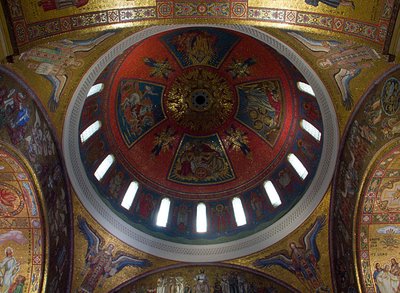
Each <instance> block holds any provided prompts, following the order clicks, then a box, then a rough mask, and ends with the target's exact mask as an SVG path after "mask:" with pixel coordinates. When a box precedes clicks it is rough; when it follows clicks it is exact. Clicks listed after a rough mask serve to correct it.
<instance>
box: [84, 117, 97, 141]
mask: <svg viewBox="0 0 400 293" xmlns="http://www.w3.org/2000/svg"><path fill="white" fill-rule="evenodd" d="M100 127H101V122H100V121H99V120H97V121H95V122H93V123H92V124H90V125H89V126H88V128H86V129H85V130H84V131H82V133H81V143H84V142H85V141H87V140H88V139H89V138H90V137H91V136H92V135H93V134H95V133H96V131H98V130H99V129H100Z"/></svg>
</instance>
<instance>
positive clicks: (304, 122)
mask: <svg viewBox="0 0 400 293" xmlns="http://www.w3.org/2000/svg"><path fill="white" fill-rule="evenodd" d="M300 127H301V128H303V129H304V130H305V131H306V132H308V133H309V134H310V135H311V136H312V137H314V138H315V139H316V140H318V141H320V140H321V132H320V131H319V130H318V129H317V128H316V127H315V126H314V125H312V124H311V123H310V122H308V121H307V120H304V119H301V120H300Z"/></svg>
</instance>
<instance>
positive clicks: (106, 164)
mask: <svg viewBox="0 0 400 293" xmlns="http://www.w3.org/2000/svg"><path fill="white" fill-rule="evenodd" d="M114 161H115V157H114V155H108V156H107V157H106V158H105V159H104V160H103V162H101V164H100V165H99V167H98V168H97V169H96V171H95V172H94V177H96V178H97V180H99V181H101V179H103V177H104V175H105V174H106V173H107V171H108V169H110V167H111V165H112V164H113V163H114Z"/></svg>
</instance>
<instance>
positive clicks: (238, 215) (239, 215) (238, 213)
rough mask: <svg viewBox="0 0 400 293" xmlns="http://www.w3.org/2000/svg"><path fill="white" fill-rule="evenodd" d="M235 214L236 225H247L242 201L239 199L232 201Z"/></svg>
mask: <svg viewBox="0 0 400 293" xmlns="http://www.w3.org/2000/svg"><path fill="white" fill-rule="evenodd" d="M232 206H233V213H234V215H235V220H236V225H237V226H243V225H246V224H247V221H246V215H245V213H244V209H243V205H242V201H241V200H240V198H238V197H234V198H233V199H232Z"/></svg>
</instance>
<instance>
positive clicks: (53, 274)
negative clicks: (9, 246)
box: [0, 67, 72, 292]
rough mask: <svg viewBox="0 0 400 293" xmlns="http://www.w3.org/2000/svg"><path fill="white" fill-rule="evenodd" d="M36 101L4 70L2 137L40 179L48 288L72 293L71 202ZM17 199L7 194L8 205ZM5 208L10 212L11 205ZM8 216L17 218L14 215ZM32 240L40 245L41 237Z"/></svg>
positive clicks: (0, 111)
mask: <svg viewBox="0 0 400 293" xmlns="http://www.w3.org/2000/svg"><path fill="white" fill-rule="evenodd" d="M36 101H37V99H36V97H35V95H34V93H33V92H32V91H31V90H30V89H29V88H28V87H27V86H26V85H25V83H24V82H23V81H22V80H20V79H19V78H18V77H17V76H16V75H15V74H13V73H11V72H9V71H8V70H7V69H6V68H4V67H0V103H1V107H0V137H1V138H2V140H3V141H5V142H6V143H9V144H12V145H14V146H15V148H16V149H18V151H19V152H21V153H22V154H23V155H24V156H25V157H26V158H27V160H28V162H29V164H30V165H31V166H32V168H33V172H34V174H35V176H37V178H39V179H38V180H39V185H40V187H41V189H42V191H43V199H44V205H45V213H46V214H47V217H48V218H47V219H48V229H49V237H48V243H44V242H41V245H49V255H48V275H47V288H49V290H50V292H56V290H60V292H61V291H68V290H67V289H68V287H69V284H70V269H71V267H70V261H71V249H72V244H71V245H69V243H70V241H71V238H72V237H71V233H72V232H71V218H70V216H71V204H70V202H71V200H70V195H69V190H68V187H67V184H66V179H65V177H64V171H63V169H64V168H63V165H62V161H61V158H60V155H59V150H58V147H57V144H56V141H55V140H54V138H53V135H52V131H53V130H52V129H51V126H50V125H49V124H48V122H47V120H46V119H45V117H44V116H43V115H42V108H41V107H40V106H39V105H38V104H36ZM8 191H11V189H8ZM27 191H28V190H26V191H25V193H24V194H26V193H27ZM28 195H29V194H26V195H25V196H28ZM29 196H33V194H31V195H29ZM14 197H15V195H13V196H7V193H6V194H5V199H7V198H8V199H7V200H8V201H10V200H11V199H13V198H14ZM15 200H17V199H15ZM5 203H7V201H5ZM8 204H11V203H8ZM5 208H6V210H9V209H10V207H9V206H7V204H6V205H5ZM8 213H9V215H10V216H13V214H12V212H11V211H8ZM32 233H33V232H32ZM31 237H32V239H34V237H36V241H39V240H38V237H39V235H36V236H35V235H32V236H31ZM32 241H33V240H32ZM32 243H34V242H32ZM35 247H37V245H32V246H31V249H33V250H34V249H35ZM18 251H19V249H18V250H17V251H16V252H18ZM39 254H41V253H39ZM21 265H22V264H21ZM24 277H25V276H24ZM26 277H28V276H26ZM25 286H28V282H26V284H25ZM4 292H5V291H4Z"/></svg>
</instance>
